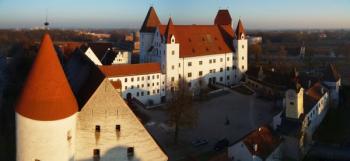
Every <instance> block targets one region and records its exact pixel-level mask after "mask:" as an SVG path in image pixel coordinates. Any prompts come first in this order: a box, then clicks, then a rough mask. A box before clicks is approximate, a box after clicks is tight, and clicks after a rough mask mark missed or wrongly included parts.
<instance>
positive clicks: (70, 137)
mask: <svg viewBox="0 0 350 161" xmlns="http://www.w3.org/2000/svg"><path fill="white" fill-rule="evenodd" d="M71 140H72V134H71V131H70V130H69V131H68V132H67V141H71Z"/></svg>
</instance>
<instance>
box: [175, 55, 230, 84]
mask: <svg viewBox="0 0 350 161" xmlns="http://www.w3.org/2000/svg"><path fill="white" fill-rule="evenodd" d="M232 57H233V53H222V54H215V55H206V56H197V57H186V58H181V59H180V62H181V68H179V74H181V76H184V77H185V78H186V80H188V81H191V87H196V84H198V80H200V79H202V80H204V81H205V82H204V83H206V84H208V83H209V78H214V77H215V78H216V82H217V83H221V84H225V85H231V84H233V83H235V81H234V80H235V79H234V70H233V64H234V62H233V58H232ZM200 61H201V62H202V65H200ZM189 62H191V64H192V65H191V66H189V64H188V63H189ZM210 62H211V63H210ZM221 68H222V71H220V69H221ZM227 68H228V70H227ZM200 71H201V72H202V76H200V75H199V72H200ZM214 71H215V72H214ZM188 73H191V74H192V76H191V77H188ZM227 76H228V77H229V79H227ZM220 78H222V81H221V80H220Z"/></svg>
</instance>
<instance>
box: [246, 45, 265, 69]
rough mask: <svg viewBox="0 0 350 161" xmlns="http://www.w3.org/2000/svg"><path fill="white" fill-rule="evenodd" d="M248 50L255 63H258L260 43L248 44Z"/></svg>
mask: <svg viewBox="0 0 350 161" xmlns="http://www.w3.org/2000/svg"><path fill="white" fill-rule="evenodd" d="M249 51H250V53H252V54H254V59H255V63H256V64H258V63H259V56H260V55H261V53H262V47H261V44H253V45H250V48H249Z"/></svg>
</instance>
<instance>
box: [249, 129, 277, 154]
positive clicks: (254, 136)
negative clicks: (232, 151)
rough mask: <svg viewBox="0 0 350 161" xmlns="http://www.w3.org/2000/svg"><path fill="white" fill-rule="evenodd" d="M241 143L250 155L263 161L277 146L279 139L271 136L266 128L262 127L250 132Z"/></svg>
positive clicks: (270, 132)
mask: <svg viewBox="0 0 350 161" xmlns="http://www.w3.org/2000/svg"><path fill="white" fill-rule="evenodd" d="M243 142H244V144H245V145H246V147H247V148H248V150H249V151H250V153H251V154H252V155H256V156H259V157H260V158H262V159H263V160H265V159H266V158H267V157H268V156H269V155H270V154H271V153H272V152H273V151H275V149H276V148H277V147H278V146H279V144H280V143H281V139H280V138H279V137H278V136H277V135H275V134H273V133H272V131H271V130H270V129H269V128H268V127H265V126H263V127H260V128H259V129H256V130H255V131H253V132H251V133H250V134H249V135H248V136H247V137H245V138H244V140H243ZM255 146H257V147H256V148H257V149H255Z"/></svg>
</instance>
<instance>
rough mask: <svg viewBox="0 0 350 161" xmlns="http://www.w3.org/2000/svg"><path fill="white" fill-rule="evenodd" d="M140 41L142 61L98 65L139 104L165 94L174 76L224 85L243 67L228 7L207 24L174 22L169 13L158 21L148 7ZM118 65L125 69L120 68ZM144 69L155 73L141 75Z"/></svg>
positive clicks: (242, 48)
mask: <svg viewBox="0 0 350 161" xmlns="http://www.w3.org/2000/svg"><path fill="white" fill-rule="evenodd" d="M140 44H141V47H140V50H141V51H140V62H141V63H143V64H144V65H143V67H141V68H140V64H138V65H133V64H131V65H127V66H123V65H111V66H103V67H101V70H102V71H104V73H105V74H106V76H107V77H109V78H110V80H111V81H115V82H116V81H118V82H119V83H118V84H121V85H120V86H121V87H120V88H121V91H122V95H123V97H124V98H129V99H130V98H136V99H138V100H140V101H141V102H142V103H144V104H148V102H152V103H155V104H157V103H160V102H161V101H162V100H165V96H166V93H167V91H171V90H173V89H174V88H175V87H174V86H175V85H174V84H176V82H178V81H179V80H180V79H185V80H186V81H187V82H188V86H189V87H190V88H191V89H195V88H196V87H198V86H203V85H208V84H221V85H225V86H230V85H232V84H236V83H238V82H239V81H240V80H241V79H242V78H243V75H244V73H245V72H246V71H247V69H248V56H247V55H248V50H247V49H248V41H247V38H246V32H245V30H244V27H243V23H242V21H241V20H239V21H238V24H237V27H236V30H235V31H234V29H233V27H232V18H231V15H230V13H229V11H228V10H219V11H218V13H217V15H216V17H215V20H214V23H213V24H209V25H175V24H174V23H173V20H172V19H171V18H170V19H169V21H168V23H167V24H166V25H163V24H161V22H160V21H159V18H158V16H157V14H156V12H155V10H154V8H153V7H151V8H150V9H149V11H148V13H147V16H146V18H145V20H144V22H143V25H142V27H141V30H140ZM155 64H159V65H158V70H157V71H154V70H153V71H148V70H147V69H148V66H151V67H154V66H157V65H155ZM141 66H142V65H141ZM118 68H122V69H123V70H122V71H124V69H126V68H127V69H128V70H127V71H126V72H123V73H121V72H120V70H118ZM138 70H141V71H144V72H139V71H138ZM105 71H106V72H105ZM107 71H108V72H107ZM113 71H114V72H113ZM145 73H146V74H147V73H153V74H156V75H157V76H156V77H157V78H156V79H142V78H143V77H144V76H145ZM152 77H153V76H152ZM134 80H135V81H134ZM136 80H137V81H136ZM149 84H150V85H151V86H149ZM199 84H200V85H199ZM154 86H156V87H155V88H153V87H154ZM150 88H152V89H150ZM142 93H148V94H146V95H145V94H142Z"/></svg>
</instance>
